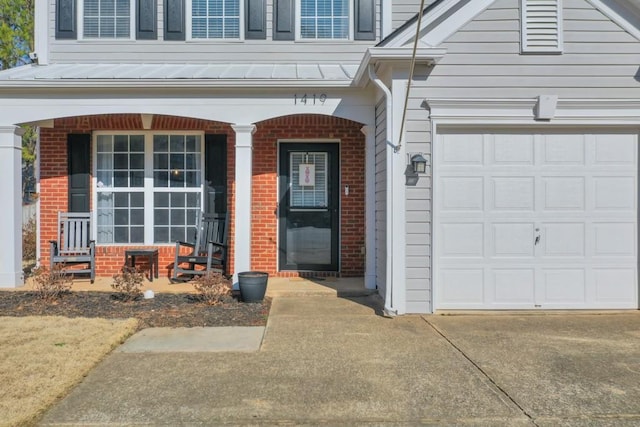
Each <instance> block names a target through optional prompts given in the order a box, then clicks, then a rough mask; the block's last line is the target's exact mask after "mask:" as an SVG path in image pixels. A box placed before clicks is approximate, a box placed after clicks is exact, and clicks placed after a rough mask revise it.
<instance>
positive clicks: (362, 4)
mask: <svg viewBox="0 0 640 427" xmlns="http://www.w3.org/2000/svg"><path fill="white" fill-rule="evenodd" d="M355 12H356V13H355V17H354V21H355V22H354V26H355V28H354V32H353V34H354V38H355V39H356V40H375V38H376V5H375V2H374V0H356V4H355Z"/></svg>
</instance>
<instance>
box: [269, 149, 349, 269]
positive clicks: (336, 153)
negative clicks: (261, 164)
mask: <svg viewBox="0 0 640 427" xmlns="http://www.w3.org/2000/svg"><path fill="white" fill-rule="evenodd" d="M290 151H310V152H311V151H321V152H328V153H329V157H328V160H329V165H328V172H329V174H328V180H329V188H328V191H329V195H328V200H329V209H330V210H331V211H332V212H331V221H332V228H331V240H332V242H331V263H330V264H324V265H323V264H300V265H296V266H287V265H286V264H285V259H286V258H285V256H286V255H285V251H286V236H285V234H284V233H286V215H285V212H283V208H284V202H283V199H284V197H286V194H287V192H288V188H287V183H288V182H289V180H288V176H289V171H288V170H287V171H285V172H286V175H285V174H283V173H282V168H284V167H285V165H287V166H288V163H289V162H288V158H287V159H285V158H284V156H285V155H288V153H289V152H290ZM333 159H335V161H332V160H333ZM277 177H278V207H277V211H276V215H277V223H278V227H277V228H278V230H277V247H278V251H277V257H276V258H277V266H278V271H332V272H334V271H335V272H338V271H340V218H341V212H340V188H341V187H340V180H341V176H340V141H339V140H330V139H322V140H280V141H278V164H277ZM284 177H287V178H286V179H283V178H284ZM333 181H335V182H333Z"/></svg>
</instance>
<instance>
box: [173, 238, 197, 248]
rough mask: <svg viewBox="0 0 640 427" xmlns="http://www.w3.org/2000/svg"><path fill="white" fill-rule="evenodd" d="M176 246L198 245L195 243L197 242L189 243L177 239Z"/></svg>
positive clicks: (192, 246)
mask: <svg viewBox="0 0 640 427" xmlns="http://www.w3.org/2000/svg"><path fill="white" fill-rule="evenodd" d="M176 246H187V247H189V248H195V247H196V245H195V244H193V243H189V242H182V241H180V240H177V241H176Z"/></svg>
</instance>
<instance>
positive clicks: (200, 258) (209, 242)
mask: <svg viewBox="0 0 640 427" xmlns="http://www.w3.org/2000/svg"><path fill="white" fill-rule="evenodd" d="M227 226H228V221H227V214H205V213H203V214H202V215H200V217H199V218H198V221H197V224H196V229H195V233H194V241H195V243H190V242H181V241H178V242H176V255H175V261H174V263H173V275H172V276H171V281H172V282H179V281H183V280H185V279H186V278H188V280H190V279H192V278H193V277H194V276H197V275H203V274H206V272H208V271H210V270H217V271H219V272H221V273H222V274H225V272H226V263H227ZM182 247H188V248H190V249H191V250H190V252H189V253H188V254H181V253H180V249H181V248H182ZM182 264H188V267H182ZM197 266H199V267H200V268H196V267H197Z"/></svg>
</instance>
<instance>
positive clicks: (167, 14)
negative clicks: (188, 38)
mask: <svg viewBox="0 0 640 427" xmlns="http://www.w3.org/2000/svg"><path fill="white" fill-rule="evenodd" d="M184 7H185V6H184V0H165V2H164V39H165V40H184V39H185V35H186V34H185V33H186V31H185V9H184Z"/></svg>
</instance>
